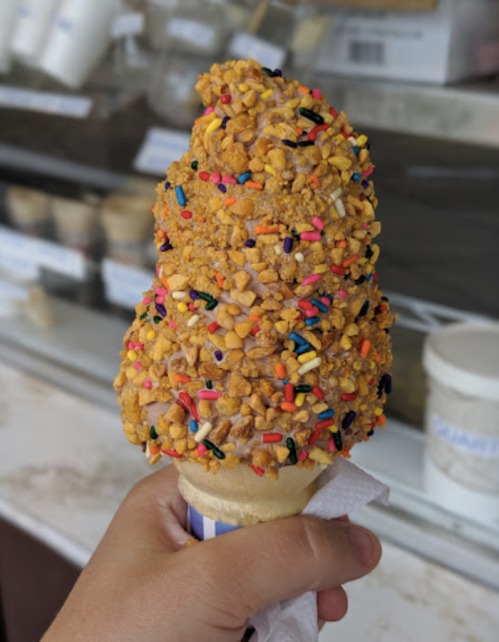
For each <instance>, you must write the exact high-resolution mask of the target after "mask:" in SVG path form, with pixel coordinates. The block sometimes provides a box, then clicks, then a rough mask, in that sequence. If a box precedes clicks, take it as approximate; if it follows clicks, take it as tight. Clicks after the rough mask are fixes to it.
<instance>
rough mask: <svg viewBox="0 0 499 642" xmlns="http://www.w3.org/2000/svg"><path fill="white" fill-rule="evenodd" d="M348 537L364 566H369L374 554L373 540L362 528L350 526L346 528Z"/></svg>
mask: <svg viewBox="0 0 499 642" xmlns="http://www.w3.org/2000/svg"><path fill="white" fill-rule="evenodd" d="M347 532H348V537H349V538H350V541H351V542H352V544H353V545H354V548H355V552H356V553H357V557H358V558H359V561H360V563H361V564H363V565H364V566H371V564H372V559H373V556H374V541H373V538H372V536H371V535H370V534H369V533H368V531H366V530H365V529H364V528H359V527H356V526H352V527H350V528H348V531H347Z"/></svg>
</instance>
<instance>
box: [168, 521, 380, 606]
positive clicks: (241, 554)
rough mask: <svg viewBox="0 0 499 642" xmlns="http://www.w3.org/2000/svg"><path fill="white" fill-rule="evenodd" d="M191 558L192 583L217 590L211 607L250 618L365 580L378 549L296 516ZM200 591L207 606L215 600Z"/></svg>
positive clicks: (358, 536) (213, 543)
mask: <svg viewBox="0 0 499 642" xmlns="http://www.w3.org/2000/svg"><path fill="white" fill-rule="evenodd" d="M192 554H193V556H194V557H195V558H196V564H195V565H193V566H194V567H195V568H196V569H198V574H197V578H193V581H194V582H197V583H198V584H203V582H207V583H208V584H209V585H210V586H213V585H216V586H217V587H218V589H219V590H217V596H216V598H217V599H216V600H215V599H212V602H213V604H215V605H216V601H217V600H218V601H219V602H222V603H224V604H226V605H230V609H231V610H232V611H233V613H234V614H238V615H239V616H246V617H249V616H250V615H252V614H253V613H255V612H256V611H258V610H260V609H261V608H263V607H264V606H266V605H267V604H271V603H273V602H278V601H280V600H285V599H289V598H292V597H296V596H298V595H301V594H302V593H305V592H307V591H310V590H313V591H323V590H326V589H329V588H332V587H334V586H340V585H341V584H344V583H345V582H348V581H350V580H354V579H357V578H359V577H362V576H363V575H366V574H367V573H369V572H370V571H371V570H372V569H373V568H374V567H375V566H376V565H377V563H378V561H379V559H380V557H381V545H380V543H379V541H378V539H377V538H376V536H375V535H374V534H373V533H371V532H370V531H368V530H366V529H364V528H361V527H360V526H352V525H350V524H347V523H344V522H339V521H325V520H322V519H319V518H316V517H310V516H299V517H291V518H286V519H281V520H277V521H275V522H269V523H266V524H258V525H256V526H252V527H250V528H243V529H240V530H238V531H234V532H233V533H229V534H227V535H222V536H220V537H217V538H215V539H213V540H208V541H205V542H202V543H201V544H200V545H199V546H196V547H195V548H194V550H193V551H192ZM179 555H180V556H181V555H182V552H181V553H180V554H179ZM200 590H201V592H203V590H204V593H206V594H207V597H208V601H209V600H210V597H211V598H214V596H213V595H212V591H210V589H209V586H207V587H206V588H205V589H202V588H200Z"/></svg>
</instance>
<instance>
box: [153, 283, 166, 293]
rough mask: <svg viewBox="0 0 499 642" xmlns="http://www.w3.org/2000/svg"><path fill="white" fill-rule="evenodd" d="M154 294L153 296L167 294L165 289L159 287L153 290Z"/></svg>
mask: <svg viewBox="0 0 499 642" xmlns="http://www.w3.org/2000/svg"><path fill="white" fill-rule="evenodd" d="M154 293H155V294H168V290H167V289H166V288H162V287H161V286H159V285H157V286H156V287H155V288H154Z"/></svg>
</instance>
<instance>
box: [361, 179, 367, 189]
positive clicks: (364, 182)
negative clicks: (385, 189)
mask: <svg viewBox="0 0 499 642" xmlns="http://www.w3.org/2000/svg"><path fill="white" fill-rule="evenodd" d="M361 185H362V189H367V188H368V187H369V181H366V180H363V181H362V183H361Z"/></svg>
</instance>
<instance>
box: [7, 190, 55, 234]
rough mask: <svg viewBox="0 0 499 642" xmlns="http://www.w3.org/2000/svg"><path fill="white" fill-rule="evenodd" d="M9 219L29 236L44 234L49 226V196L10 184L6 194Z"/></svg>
mask: <svg viewBox="0 0 499 642" xmlns="http://www.w3.org/2000/svg"><path fill="white" fill-rule="evenodd" d="M6 202H7V211H8V214H9V218H10V221H11V223H12V225H14V227H16V228H17V229H18V230H19V231H20V232H23V233H24V234H28V235H29V236H44V235H45V234H46V233H47V232H48V230H49V227H50V207H49V202H50V197H49V196H48V195H47V194H45V193H44V192H39V191H38V190H34V189H30V188H29V187H21V186H18V185H12V186H11V187H9V189H8V190H7V194H6Z"/></svg>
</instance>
